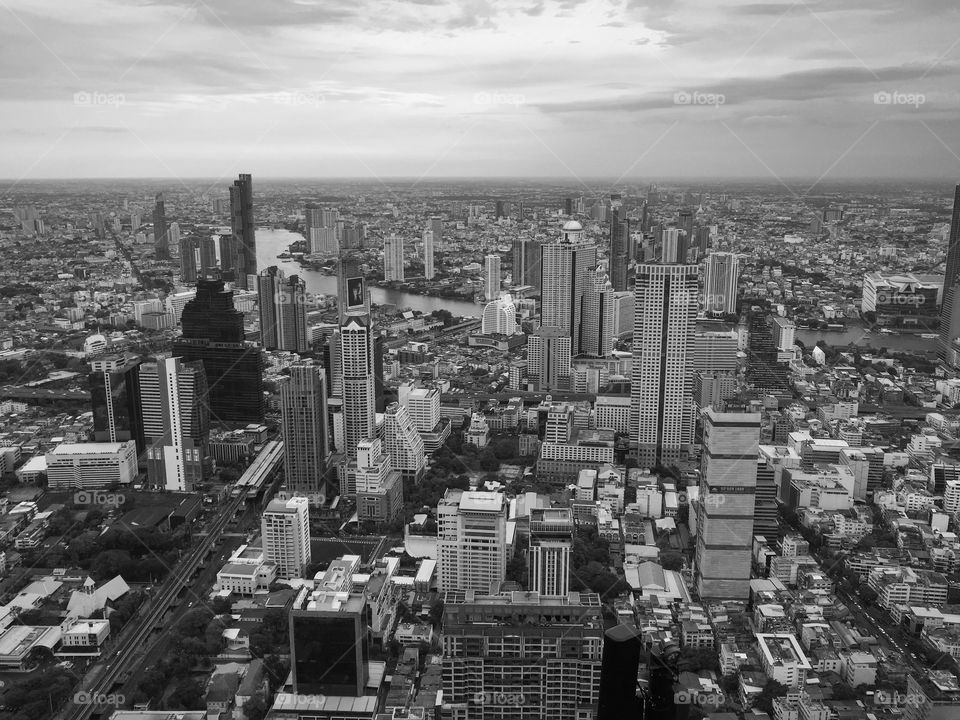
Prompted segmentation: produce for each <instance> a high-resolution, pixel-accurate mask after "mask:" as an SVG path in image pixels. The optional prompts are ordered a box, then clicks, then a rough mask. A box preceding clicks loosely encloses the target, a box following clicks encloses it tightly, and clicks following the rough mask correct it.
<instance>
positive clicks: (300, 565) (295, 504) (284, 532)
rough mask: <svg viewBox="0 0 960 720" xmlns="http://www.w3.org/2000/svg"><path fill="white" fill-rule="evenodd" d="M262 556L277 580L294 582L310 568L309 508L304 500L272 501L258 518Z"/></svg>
mask: <svg viewBox="0 0 960 720" xmlns="http://www.w3.org/2000/svg"><path fill="white" fill-rule="evenodd" d="M260 531H261V534H262V538H263V555H264V558H265V559H266V560H269V561H270V562H274V563H276V564H277V577H278V578H283V579H284V580H297V579H299V578H302V577H303V572H304V570H306V569H307V565H309V564H310V506H309V502H308V500H307V498H305V497H292V498H288V499H286V500H271V501H270V503H269V504H268V505H267V507H266V508H265V509H264V511H263V515H262V516H261V518H260Z"/></svg>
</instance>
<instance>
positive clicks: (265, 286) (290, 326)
mask: <svg viewBox="0 0 960 720" xmlns="http://www.w3.org/2000/svg"><path fill="white" fill-rule="evenodd" d="M257 293H258V296H259V306H260V343H261V344H262V345H263V347H265V348H266V349H267V350H286V351H289V352H306V351H307V350H309V349H310V338H309V335H308V334H307V297H306V295H307V292H306V285H305V284H304V282H303V280H301V279H300V277H299V276H297V275H291V276H290V277H289V278H285V277H284V274H283V271H282V270H280V269H279V268H278V267H277V266H275V265H271V266H270V267H268V268H267V269H266V270H264V271H263V272H261V273H260V276H259V279H258V281H257Z"/></svg>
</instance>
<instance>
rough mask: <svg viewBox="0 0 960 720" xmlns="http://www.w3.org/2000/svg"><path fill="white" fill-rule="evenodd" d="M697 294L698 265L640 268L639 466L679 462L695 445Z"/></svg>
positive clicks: (635, 407) (636, 340) (633, 389)
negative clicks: (693, 361) (693, 356)
mask: <svg viewBox="0 0 960 720" xmlns="http://www.w3.org/2000/svg"><path fill="white" fill-rule="evenodd" d="M697 293H698V286H697V266H696V265H653V264H643V265H639V266H638V267H637V275H636V288H635V290H634V330H633V369H632V379H631V383H630V398H631V405H632V411H633V421H632V422H633V427H634V432H633V433H632V438H633V439H635V440H636V442H637V451H638V459H639V461H640V465H641V466H645V467H653V466H654V465H657V464H658V463H661V462H663V463H669V462H675V461H677V460H679V459H681V458H683V457H685V456H686V453H687V449H688V447H689V445H690V443H691V442H692V441H693V429H694V417H693V412H694V405H693V373H692V368H691V366H690V360H691V348H692V344H693V335H694V330H695V327H696V320H697Z"/></svg>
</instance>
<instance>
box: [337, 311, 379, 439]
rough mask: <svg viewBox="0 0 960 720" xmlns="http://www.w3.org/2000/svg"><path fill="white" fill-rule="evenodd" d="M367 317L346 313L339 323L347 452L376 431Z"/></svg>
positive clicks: (374, 395) (371, 353) (372, 362)
mask: <svg viewBox="0 0 960 720" xmlns="http://www.w3.org/2000/svg"><path fill="white" fill-rule="evenodd" d="M372 332H373V331H372V328H371V327H370V322H369V319H368V318H366V317H363V316H359V315H357V316H348V317H347V318H346V319H345V321H344V324H343V325H341V326H340V332H339V335H338V338H339V349H340V358H341V360H340V369H341V372H342V373H343V375H342V377H343V381H342V382H343V423H344V439H345V445H346V448H345V449H346V451H347V454H348V455H355V454H356V451H357V443H359V442H360V441H361V440H367V439H369V438H372V437H374V436H375V434H376V388H375V383H374V373H375V369H374V360H373V352H374V343H373V337H372Z"/></svg>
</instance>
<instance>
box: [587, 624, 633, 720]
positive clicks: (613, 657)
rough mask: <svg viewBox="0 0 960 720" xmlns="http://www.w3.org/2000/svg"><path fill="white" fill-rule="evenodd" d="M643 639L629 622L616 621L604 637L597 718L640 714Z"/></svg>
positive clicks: (617, 719)
mask: <svg viewBox="0 0 960 720" xmlns="http://www.w3.org/2000/svg"><path fill="white" fill-rule="evenodd" d="M642 651H643V639H642V638H641V636H640V633H639V631H638V630H637V629H636V628H635V627H631V626H630V625H624V624H620V625H614V626H613V627H612V628H610V629H609V630H607V631H606V633H605V634H604V638H603V660H602V662H601V666H600V690H599V693H598V694H599V702H598V703H597V720H623V719H624V718H639V717H640V707H641V706H640V699H639V684H638V683H637V675H638V673H639V670H640V655H641V653H642Z"/></svg>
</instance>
